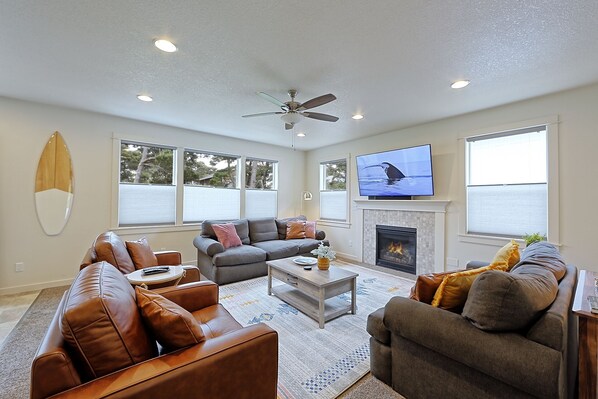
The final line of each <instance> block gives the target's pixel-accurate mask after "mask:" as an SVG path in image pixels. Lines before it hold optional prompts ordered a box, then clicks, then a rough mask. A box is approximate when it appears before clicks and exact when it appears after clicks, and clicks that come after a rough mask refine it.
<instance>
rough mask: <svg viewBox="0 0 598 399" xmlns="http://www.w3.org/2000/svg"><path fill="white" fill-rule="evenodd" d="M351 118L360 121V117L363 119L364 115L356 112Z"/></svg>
mask: <svg viewBox="0 0 598 399" xmlns="http://www.w3.org/2000/svg"><path fill="white" fill-rule="evenodd" d="M351 118H353V119H355V120H356V121H358V120H360V119H363V115H361V114H355V115H353V116H352V117H351Z"/></svg>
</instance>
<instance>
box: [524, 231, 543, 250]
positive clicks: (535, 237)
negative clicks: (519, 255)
mask: <svg viewBox="0 0 598 399" xmlns="http://www.w3.org/2000/svg"><path fill="white" fill-rule="evenodd" d="M522 238H523V239H524V240H525V246H526V247H529V246H530V245H532V244H533V243H535V242H540V241H546V236H545V235H542V234H540V233H532V234H525V235H524V236H523V237H522Z"/></svg>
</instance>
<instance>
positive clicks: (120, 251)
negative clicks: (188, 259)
mask: <svg viewBox="0 0 598 399" xmlns="http://www.w3.org/2000/svg"><path fill="white" fill-rule="evenodd" d="M154 255H156V258H157V259H158V265H159V266H175V265H180V264H181V262H182V259H181V253H180V252H177V251H159V252H154ZM102 261H105V262H108V263H110V264H111V265H113V266H115V267H116V268H117V269H118V270H120V271H121V273H123V274H129V273H132V272H134V271H135V270H137V268H136V267H135V263H134V262H133V259H132V258H131V255H130V254H129V251H128V250H127V246H126V245H125V242H124V241H123V240H122V239H121V238H120V237H119V236H118V235H117V234H116V233H114V232H112V231H107V232H105V233H102V234H100V235H99V236H97V238H96V239H95V240H94V242H93V244H92V245H91V247H90V248H89V249H88V250H87V253H86V254H85V256H84V257H83V260H82V261H81V265H80V266H79V269H80V270H83V268H85V267H87V266H89V265H91V264H93V263H96V262H102ZM183 269H184V270H185V275H184V276H183V278H182V279H181V281H179V284H185V283H191V282H194V281H199V280H200V279H201V274H200V272H199V269H198V268H197V266H192V265H183ZM165 285H170V284H165ZM161 286H164V285H160V286H152V288H158V287H161Z"/></svg>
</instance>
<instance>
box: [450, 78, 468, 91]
mask: <svg viewBox="0 0 598 399" xmlns="http://www.w3.org/2000/svg"><path fill="white" fill-rule="evenodd" d="M469 83H471V82H470V81H469V80H457V81H456V82H453V83H452V84H451V88H453V89H462V88H464V87H465V86H467V85H468V84H469Z"/></svg>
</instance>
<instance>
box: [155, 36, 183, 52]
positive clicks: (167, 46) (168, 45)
mask: <svg viewBox="0 0 598 399" xmlns="http://www.w3.org/2000/svg"><path fill="white" fill-rule="evenodd" d="M154 45H155V46H156V47H158V48H159V49H160V50H162V51H165V52H167V53H174V52H175V51H176V50H177V49H176V46H175V45H174V44H172V42H170V41H168V40H164V39H159V40H156V41H155V42H154Z"/></svg>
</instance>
